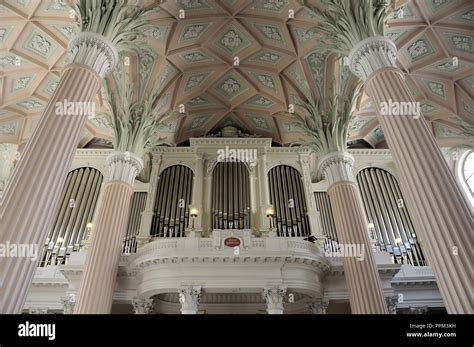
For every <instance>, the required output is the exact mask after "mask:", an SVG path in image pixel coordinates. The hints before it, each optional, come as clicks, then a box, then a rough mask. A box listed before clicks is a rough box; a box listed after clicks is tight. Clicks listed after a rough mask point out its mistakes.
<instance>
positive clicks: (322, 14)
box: [305, 0, 392, 56]
mask: <svg viewBox="0 0 474 347" xmlns="http://www.w3.org/2000/svg"><path fill="white" fill-rule="evenodd" d="M321 2H322V3H323V5H325V6H326V8H325V9H324V10H319V9H317V8H316V7H313V6H310V5H306V6H305V7H306V8H307V9H308V10H309V11H311V12H312V13H313V14H314V16H315V19H316V21H317V22H318V25H317V26H316V28H315V30H316V32H318V33H319V34H321V36H322V39H323V41H324V43H322V44H319V43H318V45H317V49H320V50H322V51H326V50H328V51H330V52H334V53H338V54H340V55H343V56H348V55H349V53H350V51H351V50H352V48H353V47H354V46H355V45H356V44H358V43H359V42H360V41H362V40H364V39H367V38H369V37H375V36H385V29H386V24H387V20H388V18H389V15H390V13H391V12H392V9H391V1H389V0H321Z"/></svg>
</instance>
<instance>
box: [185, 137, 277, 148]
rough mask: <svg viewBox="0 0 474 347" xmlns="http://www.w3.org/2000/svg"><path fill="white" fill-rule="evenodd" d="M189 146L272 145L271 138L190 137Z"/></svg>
mask: <svg viewBox="0 0 474 347" xmlns="http://www.w3.org/2000/svg"><path fill="white" fill-rule="evenodd" d="M189 141H190V145H191V147H199V146H209V145H221V146H222V145H257V146H268V147H270V146H271V145H272V139H271V138H249V137H245V138H191V139H190V140H189Z"/></svg>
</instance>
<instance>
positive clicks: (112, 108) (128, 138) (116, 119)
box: [104, 74, 168, 158]
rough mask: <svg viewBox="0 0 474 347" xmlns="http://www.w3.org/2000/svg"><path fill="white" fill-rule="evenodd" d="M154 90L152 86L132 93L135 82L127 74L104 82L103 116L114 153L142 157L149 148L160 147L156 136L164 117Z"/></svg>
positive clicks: (156, 89) (158, 96)
mask: <svg viewBox="0 0 474 347" xmlns="http://www.w3.org/2000/svg"><path fill="white" fill-rule="evenodd" d="M158 88H159V85H158V83H156V84H155V85H154V86H153V87H152V88H151V89H150V90H146V91H143V92H142V93H136V92H135V91H136V90H138V89H139V88H138V82H137V81H136V80H133V79H132V78H131V77H130V75H128V74H126V76H125V78H124V79H123V80H121V81H117V79H116V78H115V77H113V76H111V77H110V78H108V79H107V80H106V81H105V82H104V98H105V101H106V104H107V106H108V109H109V112H108V113H106V115H105V116H106V118H107V120H108V121H109V123H110V126H111V127H112V129H113V132H114V138H113V145H114V149H115V150H116V151H120V152H130V153H133V154H134V155H136V156H137V157H139V158H142V157H143V156H144V154H145V152H147V151H148V150H149V149H150V148H152V147H154V146H157V145H160V144H162V141H161V139H159V138H157V134H158V132H159V129H160V127H161V126H162V125H163V124H164V122H165V120H166V119H167V118H168V114H166V113H164V112H161V107H162V104H161V103H160V100H161V95H160V94H159V93H158Z"/></svg>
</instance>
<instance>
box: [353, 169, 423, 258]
mask: <svg viewBox="0 0 474 347" xmlns="http://www.w3.org/2000/svg"><path fill="white" fill-rule="evenodd" d="M357 183H358V185H359V189H360V191H361V197H362V201H363V204H364V209H365V212H366V215H367V217H368V220H369V222H371V223H372V224H373V229H374V230H373V231H374V235H373V238H374V240H373V242H374V245H375V247H377V248H378V249H379V250H381V251H387V252H389V253H390V254H391V255H392V256H393V259H394V262H395V263H402V264H403V263H408V264H412V265H425V260H424V255H423V252H422V250H421V247H420V244H419V242H418V239H417V236H416V233H415V230H414V228H413V223H412V221H411V218H410V216H409V214H408V211H407V209H406V206H404V203H403V197H402V194H401V191H400V187H399V185H398V182H397V181H396V179H395V178H394V177H393V176H392V175H391V174H390V173H389V172H387V171H385V170H382V169H379V168H367V169H364V170H362V171H360V172H359V173H358V174H357Z"/></svg>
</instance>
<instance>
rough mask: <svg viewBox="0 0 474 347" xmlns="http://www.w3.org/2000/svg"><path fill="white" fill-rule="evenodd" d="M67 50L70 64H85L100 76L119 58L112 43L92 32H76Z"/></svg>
mask: <svg viewBox="0 0 474 347" xmlns="http://www.w3.org/2000/svg"><path fill="white" fill-rule="evenodd" d="M68 51H69V63H70V64H84V65H87V66H88V67H90V68H91V69H93V70H94V71H95V72H97V73H98V74H99V76H100V77H102V78H103V77H104V76H105V75H106V74H107V72H109V71H110V70H111V69H112V68H113V67H114V66H115V64H117V62H118V60H119V54H118V52H117V49H116V48H115V47H114V45H113V43H112V42H110V40H108V39H107V38H105V37H104V36H102V35H99V34H96V33H93V32H80V33H78V34H76V35H75V36H74V37H73V38H72V39H71V41H70V42H69V46H68Z"/></svg>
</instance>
